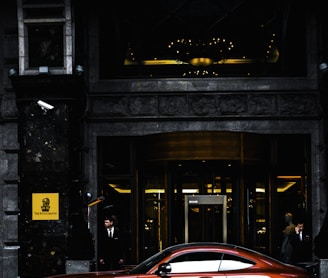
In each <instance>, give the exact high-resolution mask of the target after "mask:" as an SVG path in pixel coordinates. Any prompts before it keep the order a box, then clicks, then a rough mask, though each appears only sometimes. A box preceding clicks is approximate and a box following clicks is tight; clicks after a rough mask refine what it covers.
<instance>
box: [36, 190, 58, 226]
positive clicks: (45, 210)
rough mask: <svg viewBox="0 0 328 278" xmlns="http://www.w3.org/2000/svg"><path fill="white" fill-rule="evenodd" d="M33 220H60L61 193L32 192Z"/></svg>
mask: <svg viewBox="0 0 328 278" xmlns="http://www.w3.org/2000/svg"><path fill="white" fill-rule="evenodd" d="M32 220H59V194H58V193H32Z"/></svg>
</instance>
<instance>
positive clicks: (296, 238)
mask: <svg viewBox="0 0 328 278" xmlns="http://www.w3.org/2000/svg"><path fill="white" fill-rule="evenodd" d="M289 242H290V244H291V246H292V249H293V252H292V256H291V263H292V264H295V265H297V264H299V263H301V262H306V261H309V260H310V259H311V258H310V254H311V249H310V244H311V242H310V236H309V235H307V234H306V233H305V231H304V223H303V221H301V220H300V221H298V222H297V223H296V226H295V229H294V231H293V232H291V233H290V235H289Z"/></svg>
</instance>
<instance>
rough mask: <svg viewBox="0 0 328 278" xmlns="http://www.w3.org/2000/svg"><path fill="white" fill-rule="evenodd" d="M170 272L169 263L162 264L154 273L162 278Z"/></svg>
mask: <svg viewBox="0 0 328 278" xmlns="http://www.w3.org/2000/svg"><path fill="white" fill-rule="evenodd" d="M171 270H172V268H171V265H170V264H169V263H163V264H160V265H159V267H158V269H157V271H156V274H157V275H158V276H161V277H163V276H166V275H167V273H170V272H171Z"/></svg>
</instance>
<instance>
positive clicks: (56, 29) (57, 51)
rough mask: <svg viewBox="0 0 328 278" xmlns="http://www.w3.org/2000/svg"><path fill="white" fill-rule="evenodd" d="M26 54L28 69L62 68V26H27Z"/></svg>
mask: <svg viewBox="0 0 328 278" xmlns="http://www.w3.org/2000/svg"><path fill="white" fill-rule="evenodd" d="M28 54H29V68H33V67H39V66H49V67H63V66H64V42H63V25H62V24H56V25H54V24H52V25H47V24H42V25H38V24H35V25H34V24H33V25H29V26H28Z"/></svg>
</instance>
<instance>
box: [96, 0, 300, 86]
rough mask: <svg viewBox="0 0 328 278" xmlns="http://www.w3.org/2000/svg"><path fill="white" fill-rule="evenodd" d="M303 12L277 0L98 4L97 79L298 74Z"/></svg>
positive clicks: (296, 4)
mask: <svg viewBox="0 0 328 278" xmlns="http://www.w3.org/2000/svg"><path fill="white" fill-rule="evenodd" d="M305 11H306V9H305V8H304V7H303V6H302V4H300V3H296V2H295V3H294V2H292V1H282V0H280V1H275V2H272V3H271V4H270V5H268V3H267V2H265V1H260V0H255V1H242V0H235V1H231V0H223V1H199V0H198V1H197V0H193V1H183V0H169V1H163V0H162V1H161V0H157V1H145V0H143V1H137V2H136V1H132V0H126V1H124V2H117V3H113V4H112V5H111V10H110V11H108V10H107V9H103V7H102V5H101V6H100V7H99V13H100V17H99V18H100V57H101V59H100V78H103V79H104V78H110V77H131V76H138V77H168V76H174V77H216V76H218V77H220V76H304V75H305V74H306V51H305V47H306V42H305Z"/></svg>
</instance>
